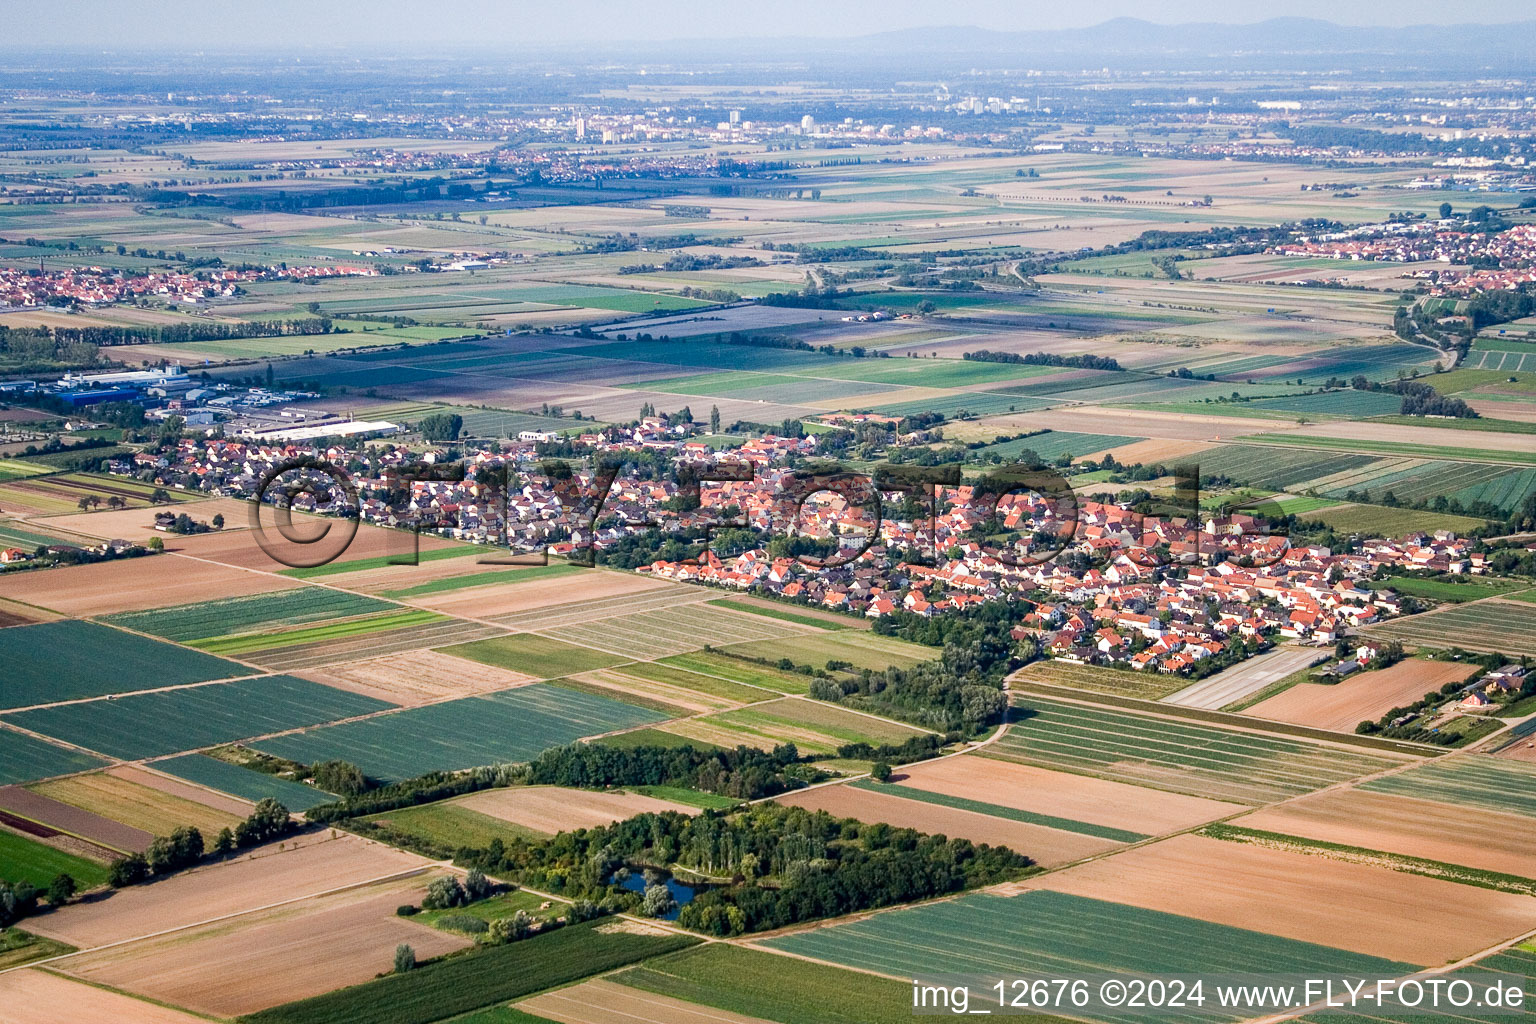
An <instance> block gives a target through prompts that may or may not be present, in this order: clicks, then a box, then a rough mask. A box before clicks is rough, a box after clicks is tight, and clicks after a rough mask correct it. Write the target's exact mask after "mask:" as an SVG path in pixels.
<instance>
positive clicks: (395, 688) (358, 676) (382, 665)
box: [299, 650, 534, 707]
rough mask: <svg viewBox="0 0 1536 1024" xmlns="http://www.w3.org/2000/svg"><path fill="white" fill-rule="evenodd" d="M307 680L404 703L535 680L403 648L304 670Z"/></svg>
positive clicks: (411, 704)
mask: <svg viewBox="0 0 1536 1024" xmlns="http://www.w3.org/2000/svg"><path fill="white" fill-rule="evenodd" d="M299 675H301V676H303V677H304V678H305V679H312V680H314V681H315V682H317V683H324V684H325V685H327V686H334V687H336V688H338V689H341V690H350V691H352V692H353V693H361V694H363V695H364V696H368V697H373V698H374V699H376V700H383V701H388V702H389V703H391V704H398V705H400V706H401V707H416V706H417V705H420V704H431V703H433V702H434V701H439V700H443V699H445V698H451V697H468V696H470V695H472V694H476V693H490V692H492V691H495V690H509V689H511V688H512V687H514V686H522V685H523V684H524V683H531V682H533V681H534V677H533V676H530V675H525V674H524V673H521V672H510V671H508V670H506V669H501V668H495V667H493V666H490V665H482V664H479V663H478V662H473V661H470V660H468V659H467V658H457V657H454V656H453V655H451V654H447V653H445V652H443V651H430V650H429V651H403V652H401V653H399V654H388V655H385V656H384V657H382V658H370V659H368V660H366V661H355V662H354V661H345V662H337V663H334V664H330V665H326V666H324V667H323V668H317V669H309V670H306V671H304V672H301V673H299Z"/></svg>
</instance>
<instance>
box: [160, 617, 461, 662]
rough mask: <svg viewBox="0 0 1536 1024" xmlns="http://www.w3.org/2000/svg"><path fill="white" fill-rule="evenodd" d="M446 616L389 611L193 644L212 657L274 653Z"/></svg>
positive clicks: (399, 627)
mask: <svg viewBox="0 0 1536 1024" xmlns="http://www.w3.org/2000/svg"><path fill="white" fill-rule="evenodd" d="M443 618H446V616H443V615H439V614H437V613H436V612H429V611H424V610H421V609H410V610H406V611H398V612H385V613H383V614H381V615H372V616H369V617H367V618H361V619H347V620H346V621H344V622H331V623H326V624H325V625H322V626H306V627H304V628H303V629H290V630H286V631H284V632H281V633H245V634H242V635H240V636H217V637H212V638H211V639H208V640H198V641H196V642H195V643H192V644H189V645H188V646H190V647H196V648H197V649H198V650H202V651H207V652H209V653H210V654H250V653H252V652H254V651H270V650H272V649H274V648H277V647H297V646H298V645H300V644H312V643H319V642H321V641H322V640H341V639H344V638H346V637H354V636H367V635H368V634H370V633H382V632H384V631H385V630H389V629H404V628H405V627H407V626H421V625H425V624H427V623H429V622H436V621H438V620H440V619H443Z"/></svg>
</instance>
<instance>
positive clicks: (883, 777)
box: [870, 761, 891, 782]
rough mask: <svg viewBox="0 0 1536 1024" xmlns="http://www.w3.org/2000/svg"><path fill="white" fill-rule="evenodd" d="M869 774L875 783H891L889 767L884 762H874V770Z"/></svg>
mask: <svg viewBox="0 0 1536 1024" xmlns="http://www.w3.org/2000/svg"><path fill="white" fill-rule="evenodd" d="M870 774H871V775H873V776H874V777H875V781H876V782H889V781H891V766H890V765H888V764H886V763H885V762H884V761H876V762H875V765H874V768H872V769H871V770H870Z"/></svg>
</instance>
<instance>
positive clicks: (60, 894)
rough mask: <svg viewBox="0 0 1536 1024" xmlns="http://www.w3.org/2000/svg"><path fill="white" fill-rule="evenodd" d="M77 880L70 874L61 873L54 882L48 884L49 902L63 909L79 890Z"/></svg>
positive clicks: (54, 878) (54, 877)
mask: <svg viewBox="0 0 1536 1024" xmlns="http://www.w3.org/2000/svg"><path fill="white" fill-rule="evenodd" d="M77 888H78V887H77V886H76V885H75V880H74V878H73V877H71V876H70V875H68V874H65V873H60V874H57V875H54V876H53V881H51V882H49V883H48V902H49V903H50V904H51V905H53V906H55V907H62V906H63V905H64V904H66V903H68V902H69V900H70V898H71V897H72V896H74V895H75V891H76V890H77Z"/></svg>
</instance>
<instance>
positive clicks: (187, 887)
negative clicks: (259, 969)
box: [28, 831, 428, 966]
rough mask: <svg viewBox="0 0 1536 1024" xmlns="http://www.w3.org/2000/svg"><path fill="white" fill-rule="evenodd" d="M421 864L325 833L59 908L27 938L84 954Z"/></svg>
mask: <svg viewBox="0 0 1536 1024" xmlns="http://www.w3.org/2000/svg"><path fill="white" fill-rule="evenodd" d="M427 863H428V862H427V861H426V860H424V859H423V858H421V857H417V856H414V855H412V854H409V853H404V852H402V851H400V850H395V849H392V848H391V847H388V846H384V845H382V844H380V843H372V842H369V841H367V840H365V839H361V838H358V837H357V836H348V835H344V836H341V837H340V838H337V839H331V838H330V833H329V832H328V831H327V832H318V833H315V834H313V835H311V836H306V837H304V838H302V839H300V840H293V839H290V840H288V841H287V844H286V849H278V844H276V843H272V844H269V845H267V846H262V847H257V848H256V849H254V850H252V851H250V852H249V853H242V854H240V855H239V856H238V857H236V858H234V859H232V860H228V861H224V862H221V863H210V864H206V865H204V866H202V867H198V868H194V869H192V870H191V871H186V872H183V873H181V874H179V875H175V876H173V877H171V878H167V879H165V880H164V881H161V882H155V883H153V884H150V885H135V886H131V887H129V888H127V889H119V890H117V891H116V892H114V893H112V895H111V896H109V897H107V898H105V899H101V900H95V901H92V902H89V903H76V904H71V905H70V906H67V907H62V908H60V909H59V910H57V911H54V912H53V913H50V914H48V915H46V916H44V917H38V918H33V919H31V920H30V921H29V922H28V924H29V927H28V931H33V932H36V933H37V934H39V935H44V936H46V937H48V938H50V939H58V940H59V941H61V942H67V943H69V944H70V945H72V946H76V947H78V948H80V949H90V948H93V947H96V946H102V945H106V944H107V943H110V942H122V941H124V940H125V939H132V938H137V937H139V936H143V935H153V934H157V933H159V932H163V931H167V930H169V929H172V928H184V927H186V926H188V925H192V924H197V923H198V922H200V921H207V920H210V919H212V918H217V917H225V916H228V915H230V914H243V913H247V912H249V911H252V910H256V909H258V908H260V907H263V906H266V905H268V904H271V903H275V902H278V901H280V900H290V899H297V898H298V897H300V896H305V895H309V894H315V893H322V892H327V891H329V890H331V889H337V888H340V887H342V886H346V885H356V884H359V883H361V882H367V881H371V880H373V879H378V878H383V877H384V876H387V875H393V874H397V873H400V872H404V871H411V870H416V869H421V868H423V867H424V866H425V865H426V864H427ZM386 966H387V965H386Z"/></svg>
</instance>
